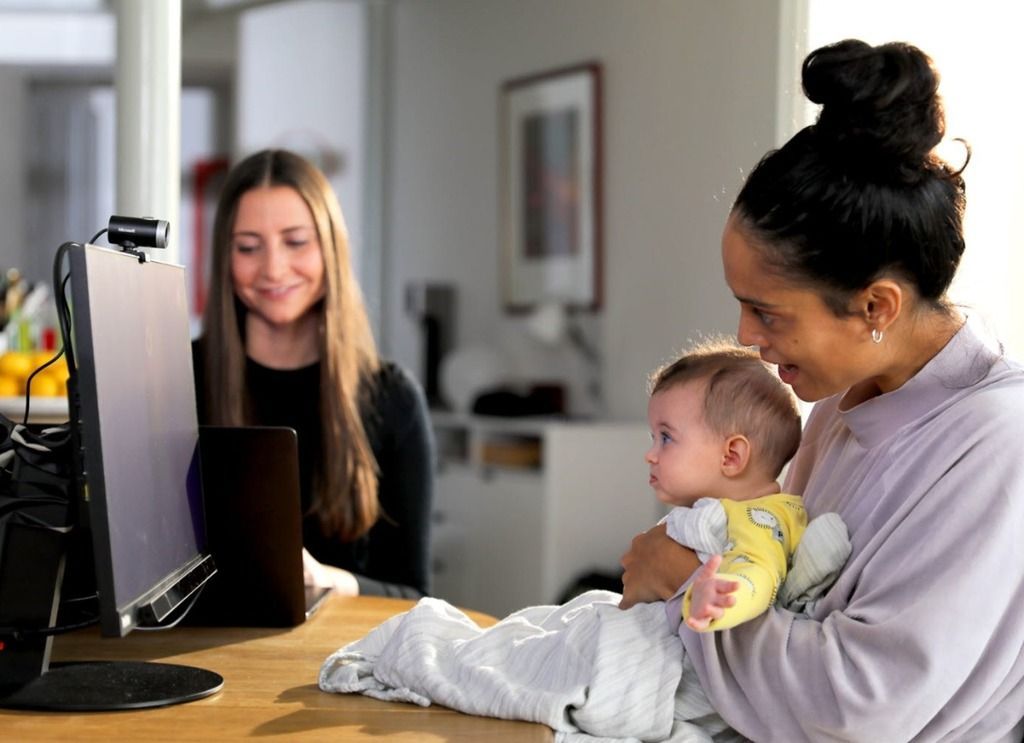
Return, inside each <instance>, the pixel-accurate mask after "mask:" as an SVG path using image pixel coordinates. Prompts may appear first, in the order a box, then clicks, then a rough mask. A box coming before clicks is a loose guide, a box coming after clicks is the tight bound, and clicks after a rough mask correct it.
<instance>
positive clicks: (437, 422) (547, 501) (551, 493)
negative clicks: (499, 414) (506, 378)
mask: <svg viewBox="0 0 1024 743" xmlns="http://www.w3.org/2000/svg"><path fill="white" fill-rule="evenodd" d="M433 424H434V431H435V435H436V437H437V443H438V457H439V468H438V478H437V497H436V505H435V511H434V536H433V547H434V561H435V565H434V572H433V579H434V592H435V594H436V595H438V596H440V597H441V598H444V599H447V600H449V601H451V602H452V603H454V604H456V605H459V606H467V607H470V608H473V609H479V610H481V611H485V612H488V613H490V614H493V615H496V616H504V615H506V614H508V613H509V612H511V611H514V610H516V609H521V608H523V607H524V606H529V605H535V604H545V603H553V602H554V601H556V600H557V598H558V597H559V594H560V593H561V592H562V591H563V590H564V589H565V588H566V587H567V586H568V584H569V583H570V582H572V580H573V579H574V578H575V577H576V576H578V575H580V574H581V573H586V572H591V571H594V570H600V571H604V572H607V573H611V574H616V573H617V572H618V571H619V569H620V568H619V564H618V561H619V558H620V557H621V556H622V554H623V553H624V552H625V551H626V549H627V548H628V547H629V543H630V540H632V538H633V537H634V536H635V535H636V534H637V533H639V532H641V531H644V530H645V529H648V528H650V527H651V526H652V525H653V524H654V523H655V522H656V521H657V520H658V518H660V516H661V515H662V514H663V513H664V509H663V507H661V506H660V504H659V503H658V502H657V500H656V499H655V497H654V495H653V494H652V493H651V492H650V488H649V487H648V486H647V468H646V465H645V464H644V462H643V452H644V450H645V449H646V447H647V439H648V437H647V426H646V424H642V423H607V422H594V421H591V422H581V421H567V420H565V419H562V418H559V419H547V418H545V419H537V418H496V417H488V416H465V415H453V414H444V413H442V414H437V413H435V414H434V415H433ZM520 444H521V445H522V448H523V451H524V452H529V451H535V452H537V453H538V454H539V456H538V458H537V461H536V462H535V463H534V464H533V465H531V466H525V467H524V466H509V465H504V464H500V463H493V462H490V461H488V457H494V456H499V457H501V456H502V455H503V454H506V453H508V454H510V459H511V461H515V460H516V454H517V453H518V450H517V445H520ZM505 445H508V446H509V448H510V451H508V452H506V451H505V450H504V449H503V448H502V447H503V446H505ZM488 447H489V448H488ZM495 447H497V450H496V449H495Z"/></svg>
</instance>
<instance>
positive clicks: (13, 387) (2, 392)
mask: <svg viewBox="0 0 1024 743" xmlns="http://www.w3.org/2000/svg"><path fill="white" fill-rule="evenodd" d="M22 392H24V389H22V385H21V382H20V381H18V380H17V379H15V378H14V377H10V376H7V375H6V374H4V375H0V397H17V396H18V395H20V394H21V393H22Z"/></svg>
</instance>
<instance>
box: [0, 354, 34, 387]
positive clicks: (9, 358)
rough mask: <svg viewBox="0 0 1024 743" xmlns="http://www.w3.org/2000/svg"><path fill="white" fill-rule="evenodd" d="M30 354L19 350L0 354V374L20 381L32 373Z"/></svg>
mask: <svg viewBox="0 0 1024 743" xmlns="http://www.w3.org/2000/svg"><path fill="white" fill-rule="evenodd" d="M34 368H35V367H34V366H33V365H32V354H30V353H22V352H21V351H8V352H7V353H5V354H4V355H3V356H0V374H3V375H5V376H8V377H14V378H15V379H21V380H22V381H24V380H25V378H26V377H27V376H28V375H29V374H31V373H32V370H33V369H34Z"/></svg>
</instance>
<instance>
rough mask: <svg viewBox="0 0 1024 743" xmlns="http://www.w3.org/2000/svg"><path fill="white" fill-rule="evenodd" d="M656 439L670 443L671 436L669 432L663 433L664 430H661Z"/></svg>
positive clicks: (663, 442)
mask: <svg viewBox="0 0 1024 743" xmlns="http://www.w3.org/2000/svg"><path fill="white" fill-rule="evenodd" d="M658 440H659V441H661V443H662V444H671V443H672V437H671V436H670V435H669V434H667V433H665V432H664V431H662V432H661V433H660V434H659V435H658Z"/></svg>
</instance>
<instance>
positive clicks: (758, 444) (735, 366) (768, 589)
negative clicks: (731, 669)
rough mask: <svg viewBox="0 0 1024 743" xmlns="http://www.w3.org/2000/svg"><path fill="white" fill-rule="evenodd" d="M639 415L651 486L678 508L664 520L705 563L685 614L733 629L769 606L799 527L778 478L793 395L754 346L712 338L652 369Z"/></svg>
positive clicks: (786, 454) (803, 522)
mask: <svg viewBox="0 0 1024 743" xmlns="http://www.w3.org/2000/svg"><path fill="white" fill-rule="evenodd" d="M647 411H648V412H647V417H648V421H649V423H650V428H651V438H652V440H653V443H652V444H651V448H650V449H649V450H648V451H647V454H646V456H645V459H646V461H647V463H648V465H649V466H650V485H651V487H652V488H654V492H655V495H657V497H658V499H659V500H661V501H662V502H664V503H668V504H670V505H673V506H677V507H676V508H674V509H672V511H671V512H669V514H668V515H667V516H666V517H665V518H664V519H663V522H664V523H666V526H667V530H668V535H669V536H670V537H672V538H673V539H675V540H676V541H677V542H679V543H680V544H683V545H684V546H686V547H689V548H691V549H693V550H694V551H696V553H697V555H698V557H699V558H700V559H701V561H702V562H703V563H704V564H703V566H702V567H701V568H699V569H698V571H697V572H696V573H695V574H694V577H693V580H692V581H691V583H690V586H689V587H688V589H687V591H686V593H685V595H684V598H683V604H682V612H683V619H684V620H685V621H686V623H687V625H688V626H689V627H691V628H692V629H695V630H698V631H710V630H719V629H727V628H729V627H734V626H736V625H737V624H740V623H741V622H745V621H747V620H748V619H751V618H753V617H755V616H757V615H758V614H760V613H761V612H763V611H765V609H767V608H768V607H769V606H771V605H772V604H773V603H774V601H775V598H776V595H777V593H778V590H779V587H780V586H781V585H782V581H783V580H784V579H785V577H786V573H787V571H788V569H789V564H790V559H791V557H792V555H793V552H794V550H795V549H796V546H797V543H798V542H799V541H800V537H801V536H802V534H803V532H804V529H805V528H806V526H807V513H806V511H804V508H803V505H802V503H801V499H800V498H799V496H795V495H787V494H784V493H780V492H779V490H780V488H779V484H778V482H777V480H776V478H778V476H779V473H780V472H781V470H782V467H783V466H784V465H785V463H786V462H787V461H789V459H790V458H791V457H792V456H793V454H794V453H795V452H796V449H797V446H798V444H799V443H800V413H799V411H798V409H797V406H796V400H795V398H794V397H793V394H792V392H791V391H790V390H789V388H788V387H786V386H785V385H784V384H783V383H782V381H781V380H779V378H778V377H777V376H775V374H773V373H772V372H771V371H770V370H769V368H768V366H767V365H766V364H764V363H763V362H762V361H761V360H760V359H759V358H758V356H757V354H756V353H755V352H754V351H752V350H749V349H744V348H741V347H738V346H735V345H732V344H729V343H726V342H722V341H710V342H707V343H705V344H703V345H701V346H698V347H697V348H695V349H693V350H691V351H690V352H688V353H686V354H685V355H683V356H681V357H680V358H679V359H677V360H676V361H674V362H672V363H671V364H669V365H667V366H665V367H663V368H661V369H659V370H658V371H657V372H655V373H654V375H652V382H651V397H650V401H649V403H648V408H647Z"/></svg>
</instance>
